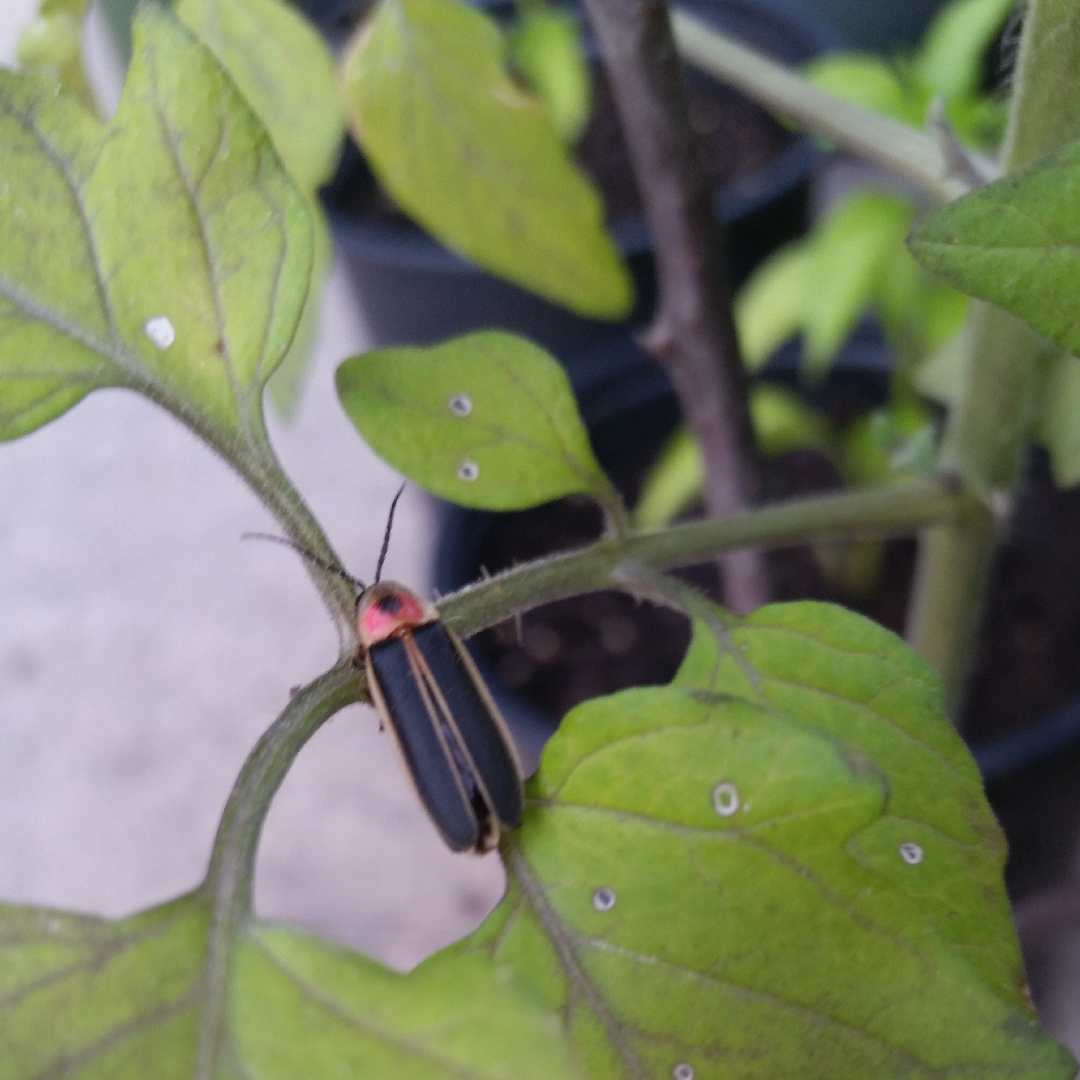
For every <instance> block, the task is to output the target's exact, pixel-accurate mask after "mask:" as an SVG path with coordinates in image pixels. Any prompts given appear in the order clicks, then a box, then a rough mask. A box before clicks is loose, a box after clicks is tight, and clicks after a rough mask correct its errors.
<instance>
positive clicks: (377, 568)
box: [375, 484, 405, 585]
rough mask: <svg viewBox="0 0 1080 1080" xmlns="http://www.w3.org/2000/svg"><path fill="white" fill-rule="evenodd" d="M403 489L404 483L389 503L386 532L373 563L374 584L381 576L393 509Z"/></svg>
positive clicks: (388, 543) (388, 545) (388, 547)
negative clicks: (380, 548) (376, 560)
mask: <svg viewBox="0 0 1080 1080" xmlns="http://www.w3.org/2000/svg"><path fill="white" fill-rule="evenodd" d="M404 490H405V485H404V484H402V485H401V487H399V488H398V489H397V494H396V495H395V496H394V501H393V502H392V503H391V504H390V513H389V515H388V516H387V518H386V532H384V533H383V538H382V551H380V552H379V561H378V562H377V563H376V564H375V584H376V585H378V584H379V578H381V577H382V568H383V563H384V562H386V553H387V551H388V550H389V549H390V530H391V529H392V528H393V527H394V511H395V510H396V509H397V504H398V499H400V498H401V493H402V492H403V491H404Z"/></svg>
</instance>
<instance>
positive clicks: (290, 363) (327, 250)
mask: <svg viewBox="0 0 1080 1080" xmlns="http://www.w3.org/2000/svg"><path fill="white" fill-rule="evenodd" d="M308 211H309V213H310V216H311V224H312V227H313V228H314V240H315V251H314V258H313V260H312V267H311V287H310V288H309V289H308V295H307V300H306V301H305V302H304V310H303V312H302V313H301V315H300V321H299V322H298V323H297V326H296V333H295V334H294V335H293V340H292V344H291V345H290V346H289V351H288V352H287V353H286V354H285V359H284V360H282V361H281V363H280V364H279V365H278V368H277V370H276V371H275V372H274V374H273V377H272V378H271V379H270V382H269V384H268V385H267V395H268V397H269V398H270V402H271V404H272V405H273V406H274V408H275V409H276V410H277V414H278V416H280V417H281V418H282V419H283V420H285V421H286V422H288V421H291V420H293V419H295V418H296V414H297V413H298V412H299V410H300V401H301V398H302V397H303V393H304V387H305V385H306V384H307V377H308V373H309V370H310V368H311V359H312V353H313V350H314V348H315V338H316V335H317V334H318V331H319V319H320V317H321V316H322V306H323V304H322V301H323V290H324V289H325V287H326V282H327V281H328V280H329V278H330V271H331V270H332V269H333V267H334V240H333V237H332V236H331V235H330V227H329V225H328V224H327V222H326V215H325V214H324V213H323V211H322V207H321V206H320V205H319V202H318V199H317V198H314V197H313V198H312V199H311V200H310V202H309V203H308Z"/></svg>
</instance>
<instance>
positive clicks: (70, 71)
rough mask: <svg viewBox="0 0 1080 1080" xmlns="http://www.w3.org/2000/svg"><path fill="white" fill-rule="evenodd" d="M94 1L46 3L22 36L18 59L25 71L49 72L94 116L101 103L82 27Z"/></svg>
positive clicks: (45, 0) (45, 1) (18, 48)
mask: <svg viewBox="0 0 1080 1080" xmlns="http://www.w3.org/2000/svg"><path fill="white" fill-rule="evenodd" d="M89 6H90V0H44V2H43V3H42V5H41V8H40V9H39V11H38V14H37V17H36V18H35V19H34V20H33V21H32V22H31V23H30V24H29V25H28V26H27V27H26V29H25V30H23V32H22V33H21V34H20V35H19V42H18V47H17V55H18V61H19V67H21V68H22V69H23V70H24V71H47V72H49V73H50V74H51V75H52V76H53V78H55V79H56V80H57V82H59V83H60V85H61V86H62V87H63V88H64V89H65V90H67V92H68V93H69V94H74V95H75V96H76V97H77V98H78V99H79V100H80V101H81V102H82V103H83V105H84V106H85V107H86V108H87V109H89V110H90V111H91V112H94V111H96V109H97V103H96V102H95V101H94V95H93V93H92V92H91V90H90V84H89V83H88V82H87V81H86V71H85V70H84V69H83V62H82V24H83V19H85V18H86V11H87V8H88V7H89Z"/></svg>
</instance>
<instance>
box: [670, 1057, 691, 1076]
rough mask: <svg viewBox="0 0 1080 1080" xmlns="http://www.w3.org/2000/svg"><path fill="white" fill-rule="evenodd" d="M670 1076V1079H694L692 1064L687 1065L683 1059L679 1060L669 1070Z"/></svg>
mask: <svg viewBox="0 0 1080 1080" xmlns="http://www.w3.org/2000/svg"><path fill="white" fill-rule="evenodd" d="M671 1076H672V1080H694V1066H693V1065H688V1064H687V1063H686V1062H685V1061H680V1062H679V1064H678V1065H676V1066H675V1068H673V1069H672V1070H671Z"/></svg>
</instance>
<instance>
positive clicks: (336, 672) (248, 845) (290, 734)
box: [195, 660, 363, 1080]
mask: <svg viewBox="0 0 1080 1080" xmlns="http://www.w3.org/2000/svg"><path fill="white" fill-rule="evenodd" d="M362 698H363V681H362V679H361V675H360V672H359V670H358V669H357V668H356V666H355V665H354V664H353V663H352V662H351V661H350V660H345V661H342V662H340V663H338V664H337V666H336V667H333V668H331V669H330V670H329V671H328V672H326V674H325V675H322V676H320V677H319V678H318V679H316V680H315V681H314V682H313V683H311V684H310V685H309V686H307V687H305V688H304V689H303V690H301V691H300V692H299V693H298V694H297V695H296V697H295V698H294V699H293V700H292V702H291V703H290V704H289V706H288V708H286V710H285V711H284V712H283V713H282V714H281V716H280V717H278V719H277V720H276V721H275V722H274V723H273V724H272V725H271V726H270V728H269V729H268V730H267V731H266V732H265V734H264V735H263V736H262V738H261V739H259V741H258V742H257V743H256V744H255V748H254V749H253V750H252V752H251V753H250V754H249V755H248V759H247V761H246V762H245V763H244V767H243V769H242V770H241V772H240V775H239V776H238V777H237V779H236V783H235V784H234V785H233V790H232V793H231V794H230V795H229V801H228V802H227V803H226V805H225V812H224V813H223V814H222V817H221V822H220V824H219V825H218V832H217V837H216V838H215V840H214V849H213V853H212V855H211V857H210V868H209V870H208V871H207V875H206V881H205V883H204V885H203V890H204V891H205V893H206V895H207V898H208V900H209V901H210V903H211V904H212V905H213V917H212V919H211V923H210V938H209V942H208V944H207V955H206V963H205V966H204V969H203V980H204V982H203V1013H202V1024H201V1028H200V1032H199V1046H198V1053H197V1057H196V1067H195V1077H196V1080H212V1078H213V1077H214V1076H216V1075H218V1071H217V1069H218V1066H219V1064H220V1062H221V1059H222V1055H223V1053H224V1052H225V1042H226V1038H227V1027H226V1018H227V1012H228V1009H227V1006H228V989H229V971H230V966H231V959H232V950H233V945H234V942H235V940H236V936H237V934H239V933H240V931H241V930H242V929H243V927H244V925H245V923H246V922H247V921H248V919H249V918H250V917H251V890H252V879H253V875H254V869H255V849H256V847H257V846H258V842H259V835H260V833H261V832H262V827H263V822H264V821H265V820H266V814H267V811H268V810H269V809H270V803H271V800H272V799H273V797H274V795H275V794H276V792H277V790H278V788H279V787H280V786H281V782H282V780H284V779H285V774H286V773H287V772H288V771H289V767H290V766H291V765H292V763H293V761H294V760H295V758H296V755H297V754H298V753H299V752H300V750H301V748H302V747H303V746H304V744H305V743H306V742H307V741H308V739H310V738H311V736H312V735H314V734H315V732H316V731H318V729H319V728H320V727H321V726H322V725H323V724H324V723H325V722H326V721H327V720H329V719H330V717H331V716H333V715H334V713H336V712H338V711H340V710H341V709H343V708H344V707H345V706H346V705H351V704H352V703H353V702H356V701H360V700H361V699H362Z"/></svg>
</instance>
